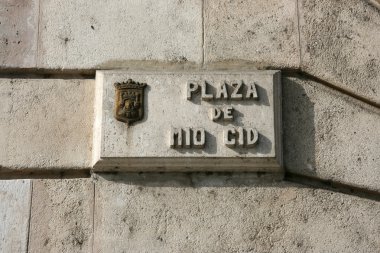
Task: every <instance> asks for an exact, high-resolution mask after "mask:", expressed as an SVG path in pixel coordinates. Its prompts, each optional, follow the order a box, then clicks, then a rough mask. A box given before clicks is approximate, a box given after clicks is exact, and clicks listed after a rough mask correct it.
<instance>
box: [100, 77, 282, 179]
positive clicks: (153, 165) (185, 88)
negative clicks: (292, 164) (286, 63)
mask: <svg viewBox="0 0 380 253" xmlns="http://www.w3.org/2000/svg"><path fill="white" fill-rule="evenodd" d="M96 83H97V84H96V85H97V88H96V89H97V92H99V94H98V93H97V94H98V95H99V98H97V102H96V106H97V109H96V110H97V113H96V120H95V121H96V122H97V123H96V125H95V129H96V131H97V132H96V134H95V135H94V136H95V137H96V138H94V139H95V141H94V153H95V156H94V158H95V161H94V162H96V165H95V169H96V170H97V171H104V170H128V171H136V170H142V171H147V170H155V171H209V170H211V171H215V170H218V171H225V170H240V171H242V170H245V171H248V170H249V171H268V172H281V171H282V168H281V163H282V157H281V156H282V152H281V107H280V106H281V83H280V72H279V71H251V72H170V73H169V72H164V73H159V72H131V71H98V72H97V77H96ZM139 84H140V85H142V84H144V85H146V87H145V86H144V87H145V88H141V89H140V90H139V92H142V91H141V90H142V89H145V91H144V94H143V93H141V94H140V93H139V94H137V93H136V92H137V89H136V90H134V89H135V88H136V87H137V86H138V85H139ZM115 85H118V86H117V87H116V86H115ZM128 85H129V86H128ZM135 86H136V87H135ZM123 87H124V88H123ZM128 87H129V88H128ZM131 87H132V88H131ZM222 87H223V88H222ZM119 89H123V90H121V91H120V94H119V93H118V90H119ZM115 94H116V97H115ZM117 94H119V95H117ZM131 94H132V95H131ZM133 94H134V95H133ZM218 94H219V95H218ZM221 94H223V95H221ZM119 96H120V98H119ZM218 97H219V98H218ZM239 97H240V100H239V99H238V98H239ZM136 101H137V102H136ZM136 103H137V104H138V105H137V106H138V107H136V108H141V110H144V113H143V115H142V116H141V119H140V120H139V121H137V122H133V123H128V122H127V123H126V122H124V120H128V118H127V117H132V116H131V115H132V113H135V114H136V119H137V113H139V112H140V111H138V110H137V109H134V108H135V107H134V106H135V105H136ZM120 104H121V105H122V106H120V108H119V105H120ZM115 107H117V108H118V109H116V110H117V112H116V111H115ZM139 110H140V109H139ZM128 111H130V112H129V114H130V115H129V116H126V115H127V112H128ZM215 111H217V113H215ZM210 113H212V115H214V116H215V115H219V116H220V117H219V116H218V117H219V118H217V117H213V116H212V115H211V114H210ZM133 117H134V116H133ZM202 136H203V137H202ZM255 136H256V137H255Z"/></svg>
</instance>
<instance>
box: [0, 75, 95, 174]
mask: <svg viewBox="0 0 380 253" xmlns="http://www.w3.org/2000/svg"><path fill="white" fill-rule="evenodd" d="M0 97H1V99H0V104H1V108H0V119H1V122H0V136H4V138H2V139H1V140H0V150H1V151H0V158H1V160H0V171H7V170H20V171H26V170H31V169H36V170H45V169H62V168H89V167H91V148H92V126H93V119H94V110H93V101H94V81H91V80H56V79H44V80H39V79H0Z"/></svg>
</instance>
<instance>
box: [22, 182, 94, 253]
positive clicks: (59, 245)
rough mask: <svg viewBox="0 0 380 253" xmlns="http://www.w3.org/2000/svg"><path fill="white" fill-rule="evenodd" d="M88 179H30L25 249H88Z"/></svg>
mask: <svg viewBox="0 0 380 253" xmlns="http://www.w3.org/2000/svg"><path fill="white" fill-rule="evenodd" d="M93 196H94V192H93V183H92V181H91V179H88V178H87V179H86V178H82V179H66V180H61V179H59V180H56V179H45V180H34V181H33V197H32V212H31V226H30V239H29V241H30V243H29V252H68V253H69V252H91V248H92V231H93V225H92V221H93V212H92V210H93Z"/></svg>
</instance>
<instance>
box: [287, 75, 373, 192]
mask: <svg viewBox="0 0 380 253" xmlns="http://www.w3.org/2000/svg"><path fill="white" fill-rule="evenodd" d="M283 131H284V133H283V135H284V166H285V169H286V170H287V171H290V172H292V173H297V174H303V175H307V176H312V177H316V178H321V179H327V180H334V181H336V182H340V183H343V184H348V185H351V186H357V187H361V188H366V189H370V190H376V191H380V185H379V182H380V170H379V165H380V163H379V161H380V152H379V150H380V135H379V132H380V110H379V109H378V108H375V107H373V106H370V105H367V104H365V103H363V102H361V101H359V100H356V99H355V98H352V97H349V96H346V95H344V94H342V93H340V92H338V91H335V90H332V89H330V88H328V87H326V86H323V85H321V84H319V83H316V82H313V81H309V80H305V79H303V78H301V77H286V78H284V79H283Z"/></svg>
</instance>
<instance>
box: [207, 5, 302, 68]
mask: <svg viewBox="0 0 380 253" xmlns="http://www.w3.org/2000/svg"><path fill="white" fill-rule="evenodd" d="M296 8H297V5H296V0H290V1H289V0H275V1H269V2H268V1H253V0H250V1H227V0H222V1H219V0H211V1H205V21H204V22H205V42H204V47H205V62H206V63H207V64H209V65H212V64H216V65H218V64H222V66H223V64H229V63H236V62H237V64H239V62H242V61H243V62H242V66H245V65H247V64H253V65H254V66H256V67H258V68H263V67H274V68H296V67H299V59H300V55H299V52H300V50H299V43H298V23H297V9H296ZM219 62H220V63H219Z"/></svg>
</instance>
